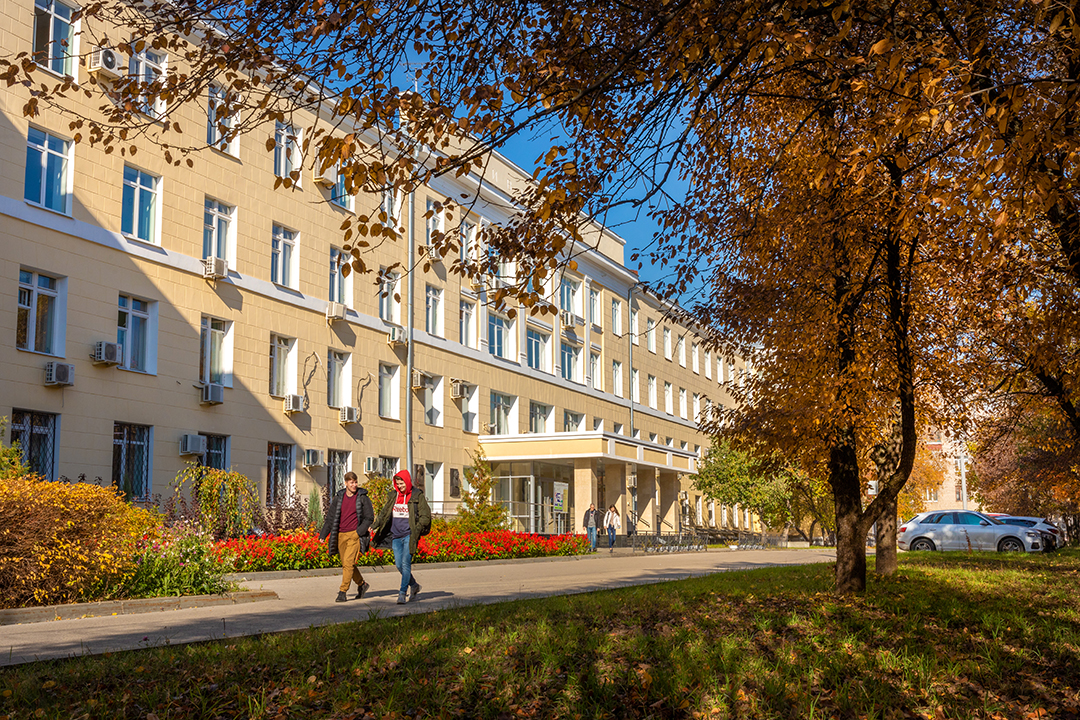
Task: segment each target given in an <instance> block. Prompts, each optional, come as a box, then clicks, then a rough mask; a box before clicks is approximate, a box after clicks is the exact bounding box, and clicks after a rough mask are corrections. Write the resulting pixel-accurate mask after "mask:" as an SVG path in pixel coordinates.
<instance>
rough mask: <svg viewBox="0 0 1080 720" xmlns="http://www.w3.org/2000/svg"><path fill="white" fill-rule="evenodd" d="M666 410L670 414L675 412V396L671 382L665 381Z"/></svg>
mask: <svg viewBox="0 0 1080 720" xmlns="http://www.w3.org/2000/svg"><path fill="white" fill-rule="evenodd" d="M664 412H666V413H667V414H668V415H674V414H675V398H674V395H673V393H672V390H671V383H669V382H668V381H667V380H665V381H664Z"/></svg>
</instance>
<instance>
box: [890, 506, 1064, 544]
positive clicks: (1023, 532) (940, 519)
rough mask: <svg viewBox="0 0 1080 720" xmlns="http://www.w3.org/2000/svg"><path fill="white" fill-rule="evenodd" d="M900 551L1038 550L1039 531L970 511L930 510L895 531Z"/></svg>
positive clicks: (1040, 534) (1040, 539) (1040, 536)
mask: <svg viewBox="0 0 1080 720" xmlns="http://www.w3.org/2000/svg"><path fill="white" fill-rule="evenodd" d="M896 544H897V546H898V547H899V548H900V549H901V550H915V551H918V550H989V551H998V552H1041V551H1042V549H1043V537H1042V533H1041V532H1040V531H1039V530H1037V529H1034V528H1028V527H1018V526H1016V525H1006V524H1005V523H1003V522H1001V521H1000V520H998V519H996V518H992V517H987V516H986V515H983V514H982V513H977V512H974V511H972V510H944V511H943V510H932V511H930V512H925V513H919V514H918V515H916V516H915V517H913V518H912V519H911V520H908V521H907V522H906V523H904V524H903V525H901V526H900V527H899V528H898V529H897V532H896Z"/></svg>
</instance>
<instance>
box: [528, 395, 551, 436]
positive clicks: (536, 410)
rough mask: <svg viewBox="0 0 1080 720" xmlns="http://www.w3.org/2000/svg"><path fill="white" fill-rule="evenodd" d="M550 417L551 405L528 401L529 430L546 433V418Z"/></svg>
mask: <svg viewBox="0 0 1080 720" xmlns="http://www.w3.org/2000/svg"><path fill="white" fill-rule="evenodd" d="M550 417H551V406H550V405H545V404H543V403H538V402H530V403H529V432H531V433H546V432H547V431H548V419H549V418H550Z"/></svg>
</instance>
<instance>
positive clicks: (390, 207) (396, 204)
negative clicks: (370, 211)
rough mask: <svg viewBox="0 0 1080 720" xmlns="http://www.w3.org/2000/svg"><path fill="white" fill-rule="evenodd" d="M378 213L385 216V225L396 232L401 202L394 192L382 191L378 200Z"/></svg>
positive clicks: (389, 190)
mask: <svg viewBox="0 0 1080 720" xmlns="http://www.w3.org/2000/svg"><path fill="white" fill-rule="evenodd" d="M379 212H380V213H381V214H383V215H385V216H386V221H385V225H386V226H388V227H389V228H390V229H391V230H393V231H394V232H397V231H398V220H399V218H400V217H401V202H400V200H399V198H398V193H397V191H396V190H394V189H393V188H387V189H385V190H383V191H382V195H381V197H380V199H379Z"/></svg>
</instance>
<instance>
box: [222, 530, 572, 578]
mask: <svg viewBox="0 0 1080 720" xmlns="http://www.w3.org/2000/svg"><path fill="white" fill-rule="evenodd" d="M588 548H589V543H588V540H587V539H586V538H585V536H584V535H552V536H547V535H524V534H520V533H514V532H510V531H509V530H500V531H497V532H484V533H463V532H457V531H455V530H453V529H452V528H450V529H446V530H435V531H432V532H431V534H429V535H427V536H425V537H422V538H420V547H419V549H418V551H417V554H416V556H415V557H413V562H414V563H425V562H461V561H464V560H502V559H508V558H526V557H550V556H555V555H578V554H582V553H584V552H586V551H587V550H588ZM212 557H213V558H214V559H215V560H216V561H217V562H219V563H221V564H222V565H224V566H225V568H226V569H227V570H228V571H229V572H257V571H260V570H313V569H316V568H328V567H338V566H340V564H341V563H340V562H339V561H338V559H337V557H336V556H334V557H331V556H330V554H329V553H328V552H327V550H326V543H325V542H319V536H318V533H316V532H312V531H310V530H295V531H293V532H291V533H286V534H284V535H262V536H258V537H256V536H251V537H245V538H240V539H238V540H221V541H219V542H216V543H214V548H213V551H212ZM393 561H394V554H393V553H392V552H390V551H389V550H378V549H375V548H372V549H371V550H370V551H369V552H368V553H367V554H366V555H362V556H361V557H360V564H361V565H367V566H371V565H388V564H390V563H392V562H393Z"/></svg>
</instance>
